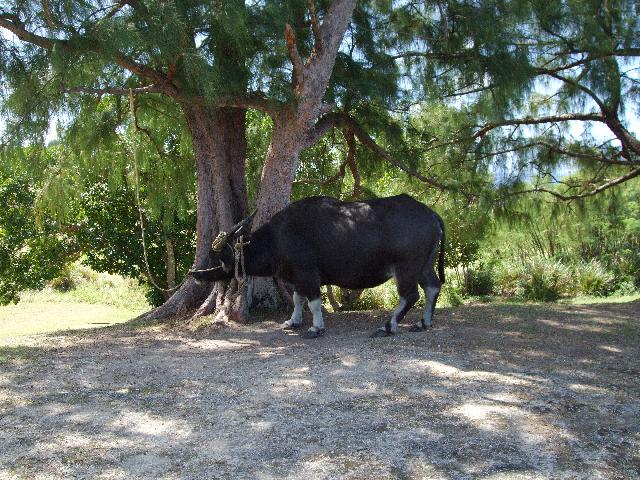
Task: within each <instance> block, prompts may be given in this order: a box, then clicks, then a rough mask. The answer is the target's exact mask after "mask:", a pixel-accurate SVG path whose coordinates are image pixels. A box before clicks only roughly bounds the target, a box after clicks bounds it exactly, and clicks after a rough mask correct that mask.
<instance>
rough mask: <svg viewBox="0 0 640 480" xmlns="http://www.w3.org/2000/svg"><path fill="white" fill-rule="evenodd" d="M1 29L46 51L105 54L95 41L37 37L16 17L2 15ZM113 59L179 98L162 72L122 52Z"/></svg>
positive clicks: (0, 15)
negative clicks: (61, 49) (56, 48)
mask: <svg viewBox="0 0 640 480" xmlns="http://www.w3.org/2000/svg"><path fill="white" fill-rule="evenodd" d="M0 27H2V28H4V29H6V30H8V31H10V32H11V33H13V34H14V35H15V36H16V37H18V38H19V39H20V40H22V41H23V42H27V43H31V44H33V45H36V46H38V47H40V48H44V49H45V50H52V49H53V47H54V45H59V46H60V47H61V48H63V49H64V50H65V51H66V52H70V53H89V52H92V53H97V54H103V53H104V51H103V49H102V47H101V46H100V45H99V44H98V43H97V42H96V41H95V40H92V41H86V42H74V43H71V42H69V41H68V40H59V39H56V38H50V37H43V36H42V35H37V34H35V33H32V32H29V31H28V30H27V29H26V28H25V25H24V23H23V22H22V21H21V20H20V19H19V18H18V17H16V16H15V15H9V14H4V13H2V14H0ZM80 45H82V46H80ZM111 58H112V59H113V61H114V62H115V63H116V64H117V65H118V66H120V67H122V68H124V69H125V70H128V71H130V72H131V73H134V74H136V75H138V76H140V77H144V78H147V79H150V80H152V81H153V82H154V83H155V84H156V85H157V86H158V88H162V93H165V94H167V95H169V96H171V97H177V96H178V91H177V89H176V88H175V86H174V85H173V84H171V83H170V82H169V81H168V80H167V77H166V76H164V75H163V74H162V73H161V72H158V71H157V70H155V69H153V68H151V67H149V66H148V65H144V64H141V63H138V62H136V61H135V60H132V59H130V58H128V57H127V56H126V55H124V54H122V53H121V52H116V53H115V54H113V55H111Z"/></svg>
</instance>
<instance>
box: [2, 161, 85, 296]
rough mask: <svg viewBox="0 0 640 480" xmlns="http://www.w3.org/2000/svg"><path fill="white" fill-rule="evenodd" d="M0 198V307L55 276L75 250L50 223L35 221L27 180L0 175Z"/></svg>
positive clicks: (74, 246) (34, 197)
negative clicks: (2, 204) (2, 205)
mask: <svg viewBox="0 0 640 480" xmlns="http://www.w3.org/2000/svg"><path fill="white" fill-rule="evenodd" d="M0 198H2V199H3V202H4V205H5V206H4V208H2V209H0V304H7V303H9V302H14V303H15V302H17V301H18V299H19V293H20V292H21V291H22V290H25V289H28V288H30V289H38V288H42V287H43V286H44V284H45V283H46V282H47V281H49V280H51V279H53V278H55V277H56V276H58V275H59V274H60V272H61V271H62V270H63V269H64V266H65V263H66V262H68V261H69V259H70V258H73V257H74V255H75V252H76V250H77V246H76V244H75V242H74V241H73V239H72V238H70V237H69V236H67V235H65V234H64V233H62V232H61V231H60V230H59V229H58V228H57V225H55V224H54V223H53V222H50V221H44V222H39V223H37V222H36V221H35V210H34V208H35V207H34V206H35V200H36V194H35V192H34V187H33V186H32V185H31V182H30V181H29V180H27V179H26V178H24V177H8V176H6V175H5V174H3V173H2V171H0Z"/></svg>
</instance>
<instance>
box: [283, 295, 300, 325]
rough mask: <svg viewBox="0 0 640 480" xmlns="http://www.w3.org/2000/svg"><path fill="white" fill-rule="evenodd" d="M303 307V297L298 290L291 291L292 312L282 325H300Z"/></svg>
mask: <svg viewBox="0 0 640 480" xmlns="http://www.w3.org/2000/svg"><path fill="white" fill-rule="evenodd" d="M303 307H304V297H303V296H301V295H299V294H298V292H293V313H292V314H291V318H290V319H289V320H287V321H286V322H284V323H283V324H282V326H283V327H291V326H292V325H300V323H302V309H303Z"/></svg>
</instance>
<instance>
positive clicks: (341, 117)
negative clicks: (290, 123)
mask: <svg viewBox="0 0 640 480" xmlns="http://www.w3.org/2000/svg"><path fill="white" fill-rule="evenodd" d="M336 127H342V128H347V129H349V130H351V131H352V132H353V134H354V135H355V136H356V138H357V139H358V140H360V143H362V145H364V146H365V147H366V148H368V149H369V150H371V151H372V152H374V153H376V154H377V155H378V156H380V157H382V158H383V159H384V160H385V161H387V162H388V163H390V164H391V165H394V166H395V167H397V168H399V169H400V170H402V171H403V172H405V173H406V174H408V175H410V176H412V177H414V178H417V179H418V180H420V181H421V182H423V183H426V184H427V185H429V186H431V187H434V188H437V189H439V190H447V191H456V192H459V189H457V188H455V187H453V186H451V185H447V184H445V183H442V182H440V181H438V180H436V179H435V178H433V177H426V176H425V175H423V174H421V173H420V172H418V171H417V170H415V169H413V168H411V167H409V166H407V165H405V164H404V163H402V162H401V161H399V160H398V159H396V158H395V157H394V156H393V155H391V154H390V153H389V152H388V151H387V150H385V149H384V148H382V147H381V146H380V145H378V144H377V143H376V141H375V140H374V139H373V138H371V136H369V134H368V133H367V132H366V131H365V130H364V128H362V127H361V126H360V124H358V122H356V120H355V119H353V118H352V117H350V116H349V115H347V114H345V113H338V112H334V113H329V114H327V115H325V116H324V117H322V118H321V119H320V120H318V122H317V123H316V127H315V128H314V129H313V130H312V131H311V132H310V133H309V135H308V136H307V138H306V140H305V145H306V146H310V145H313V144H314V143H315V142H317V141H318V140H319V139H320V138H321V137H322V136H323V135H324V134H325V133H326V132H328V131H329V130H331V129H333V128H336ZM463 194H464V195H465V197H466V198H467V200H469V201H472V200H473V199H474V198H475V195H473V194H471V193H468V192H467V193H464V192H463Z"/></svg>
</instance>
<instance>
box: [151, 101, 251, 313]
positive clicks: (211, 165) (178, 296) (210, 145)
mask: <svg viewBox="0 0 640 480" xmlns="http://www.w3.org/2000/svg"><path fill="white" fill-rule="evenodd" d="M182 110H183V113H184V115H185V118H186V121H187V126H188V127H189V130H190V131H191V138H192V142H193V149H194V153H195V161H196V172H197V180H198V199H197V224H196V253H195V261H194V268H200V267H202V266H203V265H205V264H206V262H207V259H208V254H209V249H210V247H211V242H212V241H213V239H214V238H215V236H216V235H217V234H218V232H219V231H221V230H229V228H230V227H231V226H233V224H234V223H236V222H238V221H239V220H240V219H242V218H243V217H244V216H246V215H247V190H246V182H245V172H244V168H245V159H246V152H247V142H246V136H245V134H246V124H245V122H246V110H245V109H240V108H207V107H204V106H202V105H198V104H189V103H185V104H183V105H182ZM234 284H235V282H218V283H216V284H215V285H214V286H213V288H212V286H211V285H207V284H203V285H198V284H197V283H196V282H195V280H194V279H193V278H191V277H188V278H187V279H186V280H185V282H184V283H183V284H182V286H181V287H180V288H179V289H178V290H177V291H176V292H175V293H174V294H173V295H172V296H171V298H169V300H167V302H165V303H164V304H163V305H161V306H160V307H158V308H156V309H155V310H153V311H151V312H149V313H147V314H145V315H143V316H142V318H156V319H162V318H168V317H173V316H186V315H187V314H192V313H193V312H195V316H202V315H208V314H210V313H212V312H214V310H215V309H216V308H217V307H225V306H227V307H229V308H226V309H225V312H224V313H223V314H221V315H218V316H217V317H216V318H217V319H219V320H223V319H226V318H227V317H230V316H233V315H234V312H233V311H232V310H234V308H235V307H236V303H237V302H236V301H235V291H236V289H237V287H236V286H235V285H234ZM232 297H233V298H232ZM235 311H236V312H239V313H237V315H240V316H242V315H243V313H242V312H243V309H242V308H241V305H240V306H238V307H237V308H235ZM218 313H220V312H218ZM237 315H236V316H237Z"/></svg>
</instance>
